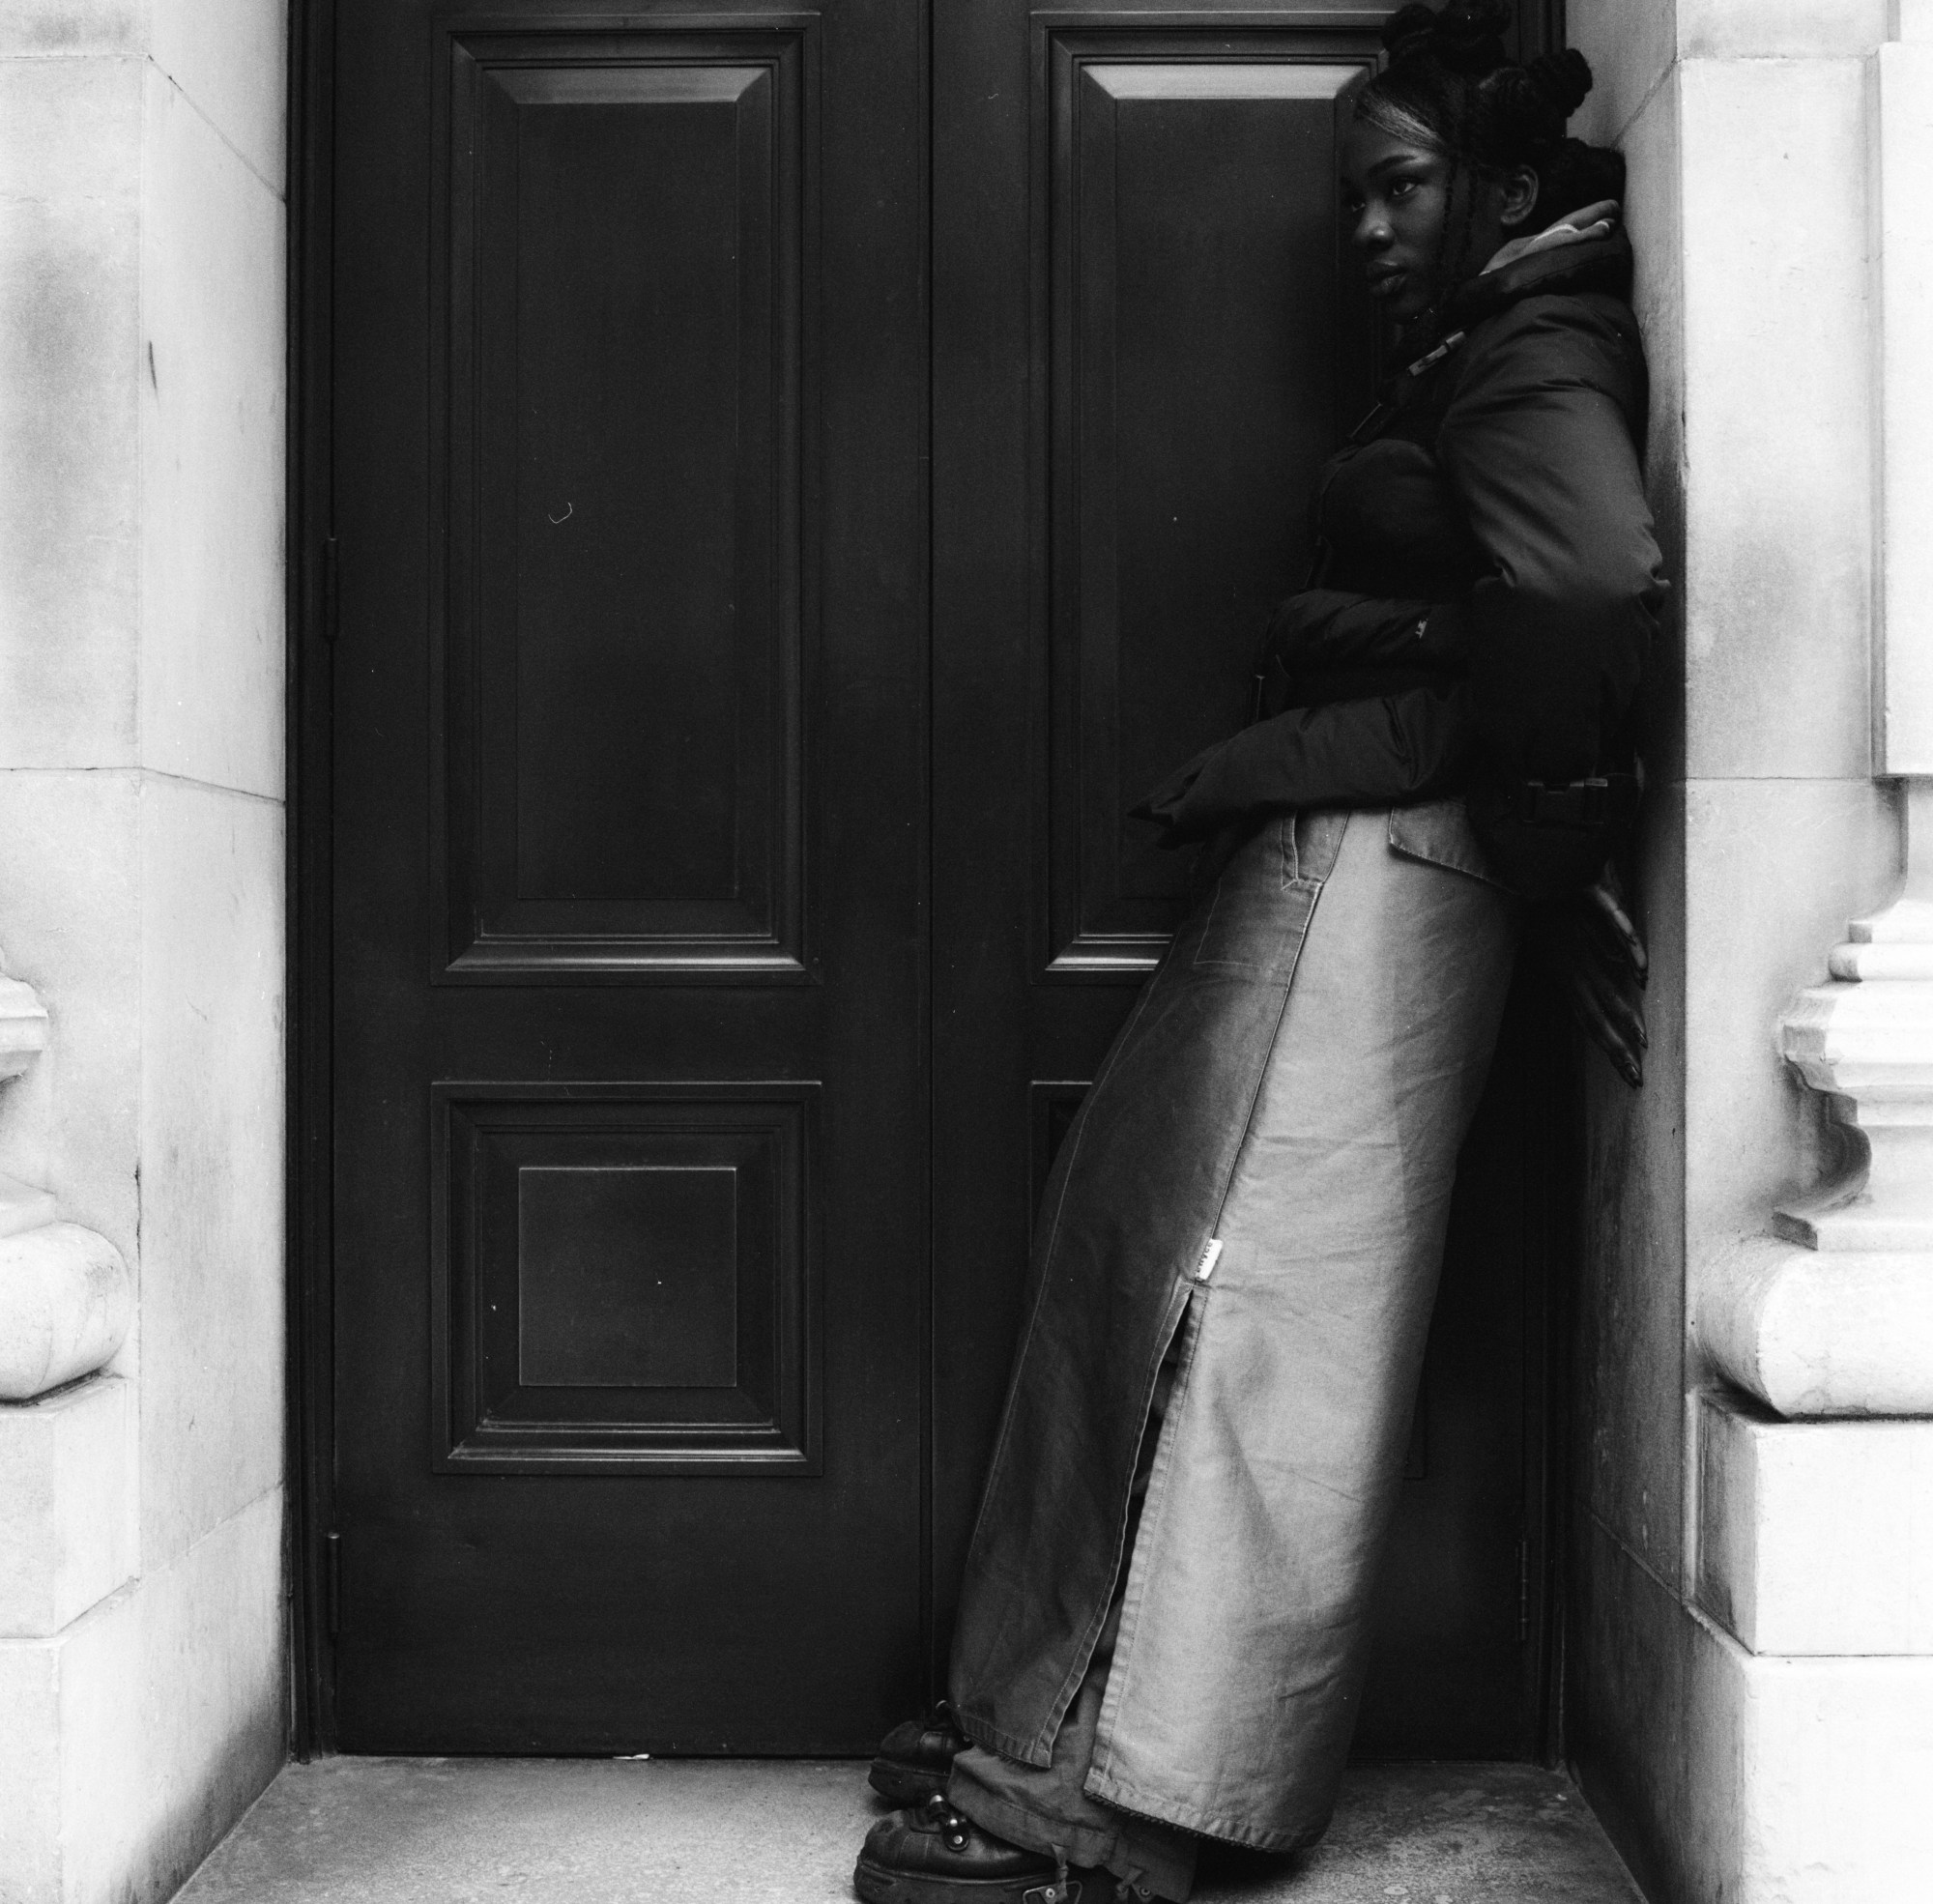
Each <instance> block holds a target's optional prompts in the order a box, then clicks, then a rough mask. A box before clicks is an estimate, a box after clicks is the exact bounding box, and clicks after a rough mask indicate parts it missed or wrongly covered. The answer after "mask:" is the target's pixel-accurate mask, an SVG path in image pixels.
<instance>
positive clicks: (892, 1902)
mask: <svg viewBox="0 0 1933 1904" xmlns="http://www.w3.org/2000/svg"><path fill="white" fill-rule="evenodd" d="M852 1889H853V1890H856V1891H857V1892H858V1893H859V1895H860V1896H861V1897H862V1898H864V1899H865V1904H1081V1890H1082V1885H1081V1881H1080V1880H1079V1879H1078V1878H1070V1877H1069V1876H1068V1875H1067V1866H1066V1864H1065V1863H1064V1862H1062V1861H1060V1860H1058V1859H1054V1858H1049V1857H1047V1856H1046V1855H1045V1854H1043V1853H1041V1852H1038V1851H1024V1850H1023V1849H1022V1848H1021V1847H1020V1846H1019V1845H1017V1844H1009V1843H1008V1842H1007V1841H1006V1839H1005V1838H996V1837H995V1835H994V1834H993V1832H983V1831H982V1830H981V1829H980V1828H979V1826H977V1825H976V1824H974V1822H973V1821H972V1819H970V1818H968V1817H967V1816H966V1813H965V1812H964V1811H957V1810H955V1809H954V1807H953V1806H952V1805H950V1804H948V1803H947V1802H946V1801H945V1800H944V1799H943V1798H933V1799H928V1800H927V1802H926V1803H924V1804H922V1805H919V1806H917V1807H915V1808H913V1809H911V1810H908V1811H895V1812H894V1813H893V1814H892V1815H891V1816H890V1817H888V1818H881V1819H880V1822H879V1823H878V1824H877V1825H875V1826H874V1827H873V1829H872V1830H871V1831H870V1832H867V1833H866V1843H865V1847H864V1849H863V1850H861V1852H860V1853H859V1864H858V1868H857V1869H856V1870H855V1871H854V1872H853V1873H852Z"/></svg>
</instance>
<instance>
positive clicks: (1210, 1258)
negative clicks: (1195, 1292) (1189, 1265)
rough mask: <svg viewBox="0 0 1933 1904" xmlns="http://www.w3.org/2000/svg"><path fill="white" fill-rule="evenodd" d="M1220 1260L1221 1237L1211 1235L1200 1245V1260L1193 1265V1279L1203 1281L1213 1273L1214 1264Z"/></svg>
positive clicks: (1198, 1281)
mask: <svg viewBox="0 0 1933 1904" xmlns="http://www.w3.org/2000/svg"><path fill="white" fill-rule="evenodd" d="M1221 1260H1222V1239H1221V1238H1220V1237H1219V1236H1211V1237H1209V1239H1208V1240H1207V1242H1206V1243H1204V1244H1203V1245H1202V1246H1201V1260H1200V1261H1199V1262H1197V1264H1196V1265H1195V1281H1196V1282H1197V1283H1205V1282H1207V1280H1208V1279H1209V1278H1210V1277H1211V1276H1213V1275H1214V1274H1215V1265H1216V1264H1217V1263H1218V1262H1220V1261H1221Z"/></svg>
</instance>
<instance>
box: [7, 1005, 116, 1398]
mask: <svg viewBox="0 0 1933 1904" xmlns="http://www.w3.org/2000/svg"><path fill="white" fill-rule="evenodd" d="M46 1042H47V1013H46V1008H45V1006H43V1004H42V1003H41V1001H40V999H39V997H38V996H36V995H35V993H34V989H33V987H32V986H30V985H27V984H25V983H23V982H22V981H21V980H19V979H17V978H11V977H7V976H5V975H4V972H0V1079H9V1078H17V1077H19V1076H20V1075H21V1074H22V1073H23V1072H24V1071H25V1070H26V1069H27V1068H28V1066H30V1065H31V1064H32V1063H33V1062H34V1060H35V1058H36V1056H38V1054H39V1053H41V1052H42V1051H43V1050H44V1049H45V1047H46ZM133 1314H134V1285H133V1279H132V1278H131V1277H130V1275H129V1273H128V1265H127V1263H126V1262H125V1261H123V1260H122V1256H121V1253H120V1251H119V1250H117V1249H116V1248H115V1247H114V1245H113V1244H112V1243H110V1242H109V1241H108V1240H107V1239H106V1237H104V1236H101V1235H100V1234H98V1233H97V1232H96V1231H94V1230H91V1229H83V1228H82V1227H81V1226H79V1225H78V1224H72V1223H61V1222H60V1221H58V1217H57V1212H56V1210H55V1206H54V1199H53V1197H52V1195H51V1194H50V1193H49V1192H47V1191H45V1190H42V1189H38V1188H36V1187H35V1186H34V1185H32V1184H25V1183H21V1182H20V1181H19V1180H18V1179H17V1178H14V1177H10V1176H5V1175H0V1402H18V1401H28V1400H31V1399H33V1398H34V1397H36V1396H40V1395H44V1394H46V1393H47V1392H48V1391H49V1390H51V1389H57V1388H60V1387H63V1386H64V1385H65V1384H67V1383H69V1382H72V1381H77V1380H78V1379H79V1378H80V1377H81V1376H83V1375H90V1374H92V1373H94V1371H95V1370H98V1369H101V1368H104V1367H105V1366H106V1364H107V1363H108V1362H109V1361H110V1360H112V1358H113V1355H114V1352H115V1350H117V1349H118V1348H119V1347H120V1346H121V1343H122V1341H124V1340H125V1339H126V1337H127V1334H128V1326H129V1324H130V1322H131V1321H132V1320H133Z"/></svg>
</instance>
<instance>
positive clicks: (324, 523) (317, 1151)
mask: <svg viewBox="0 0 1933 1904" xmlns="http://www.w3.org/2000/svg"><path fill="white" fill-rule="evenodd" d="M926 4H927V5H928V7H929V8H930V7H933V6H937V5H939V4H943V0H926ZM1564 5H1565V0H1520V6H1519V14H1520V18H1521V19H1522V21H1523V23H1524V25H1525V26H1526V27H1527V28H1528V29H1529V30H1530V32H1531V33H1532V35H1533V36H1534V37H1535V39H1536V40H1537V41H1540V42H1541V43H1542V44H1543V45H1544V46H1545V47H1554V46H1561V45H1563V44H1564V43H1565V20H1564ZM1204 11H1207V10H1204ZM335 16H336V9H335V0H289V14H288V18H289V31H288V43H287V44H288V93H287V106H288V158H287V217H288V225H287V253H286V265H285V273H286V277H285V288H286V298H287V323H288V334H287V353H286V360H285V361H286V374H287V413H286V415H287V442H286V462H285V478H286V484H287V511H288V513H287V557H286V575H285V590H286V592H285V598H284V605H285V656H286V666H285V681H286V695H287V715H286V720H287V726H286V763H285V764H286V813H285V821H286V829H287V833H286V839H287V857H286V862H285V900H286V938H285V956H286V962H287V984H288V1000H289V1004H288V1017H287V1024H286V1032H285V1037H286V1044H285V1059H286V1076H287V1086H286V1099H285V1115H286V1120H287V1142H286V1164H285V1168H286V1179H285V1198H284V1209H285V1225H286V1228H285V1246H284V1262H285V1279H286V1316H287V1324H286V1355H287V1365H286V1379H287V1405H286V1409H285V1425H284V1438H285V1473H286V1475H287V1477H288V1482H287V1486H288V1511H287V1512H288V1520H287V1534H286V1538H285V1543H284V1546H285V1559H286V1567H287V1581H288V1587H287V1590H288V1598H289V1638H290V1658H291V1668H292V1673H293V1682H294V1683H293V1688H292V1695H293V1696H292V1710H291V1749H292V1752H293V1754H294V1756H295V1757H296V1758H297V1759H298V1760H299V1761H306V1760H308V1759H309V1758H311V1757H313V1756H316V1755H318V1754H327V1753H329V1752H332V1750H333V1749H334V1748H335V1739H336V1729H335V1712H334V1699H333V1682H334V1660H333V1644H332V1635H333V1629H334V1626H335V1615H336V1610H337V1608H336V1575H335V1568H334V1551H335V1550H334V1542H333V1536H332V1525H333V1520H334V1459H333V1451H334V1433H335V1423H334V1417H333V1403H332V1392H333V1379H332V1378H333V1368H334V1342H333V1299H334V1288H333V1258H332V1234H331V1222H332V1207H331V1191H332V1157H331V1148H332V1108H333V1093H332V1076H331V1049H332V1032H333V1025H332V997H333V994H332V950H331V925H332V919H331V889H332V878H333V867H332V826H331V814H332V793H333V788H332V775H333V751H332V750H333V737H334V736H333V724H332V655H333V646H332V645H333V621H334V612H335V574H334V560H333V544H332V541H331V540H330V529H331V521H330V496H331V480H332V468H333V452H332V434H331V407H332V389H331V376H330V361H331V349H332V328H331V305H332V299H331V289H332V286H331V274H332V177H333V166H334V109H333V108H334V89H333V76H334V75H333V48H334V37H335ZM930 36H931V29H930V26H929V28H928V43H929V45H930V44H931V37H930ZM930 82H931V71H930V69H929V83H930ZM931 123H932V115H931V112H930V111H929V114H928V125H929V127H930V126H931ZM929 176H930V166H929ZM927 245H928V259H929V271H930V267H931V255H932V226H931V221H930V218H929V223H928V232H927ZM932 387H933V386H932V382H931V380H930V381H929V402H930V401H931V391H932ZM929 422H930V419H929ZM1536 1008H1537V1009H1538V1010H1540V1011H1541V1012H1551V1013H1553V1014H1554V1013H1555V1012H1556V1011H1557V1010H1558V1006H1557V1003H1556V1001H1555V1000H1554V999H1549V998H1546V999H1543V1000H1540V1001H1539V1002H1538V1004H1537V1006H1536ZM1558 1043H1559V1045H1560V1046H1562V1049H1553V1050H1552V1051H1551V1052H1550V1054H1549V1055H1548V1056H1547V1057H1546V1059H1545V1067H1544V1068H1546V1069H1547V1070H1548V1073H1549V1075H1548V1076H1547V1077H1546V1078H1544V1080H1543V1081H1542V1082H1541V1092H1547V1093H1548V1101H1550V1102H1552V1103H1562V1104H1564V1105H1565V1106H1566V1107H1567V1115H1566V1116H1565V1117H1564V1118H1563V1119H1562V1120H1561V1128H1557V1129H1549V1128H1546V1129H1544V1131H1543V1132H1542V1133H1539V1134H1534V1135H1533V1139H1532V1149H1533V1152H1534V1153H1535V1158H1534V1162H1535V1166H1536V1168H1535V1169H1534V1171H1533V1174H1532V1179H1531V1180H1532V1181H1533V1182H1534V1183H1537V1184H1542V1185H1544V1186H1546V1187H1547V1194H1545V1195H1544V1196H1542V1197H1534V1198H1533V1202H1532V1207H1531V1209H1530V1211H1529V1212H1528V1218H1529V1226H1530V1228H1531V1231H1532V1236H1531V1238H1530V1239H1529V1241H1528V1242H1527V1246H1526V1247H1527V1251H1528V1253H1529V1255H1530V1256H1531V1259H1532V1260H1533V1262H1538V1261H1541V1262H1542V1264H1543V1265H1544V1271H1545V1294H1544V1301H1543V1303H1542V1305H1541V1312H1540V1313H1537V1314H1536V1315H1534V1316H1531V1317H1527V1326H1532V1327H1538V1328H1541V1330H1542V1332H1543V1333H1544V1353H1543V1355H1542V1357H1541V1358H1540V1360H1541V1362H1542V1366H1543V1368H1544V1371H1545V1376H1546V1379H1545V1382H1544V1389H1543V1392H1542V1393H1541V1394H1533V1395H1530V1396H1527V1397H1526V1413H1527V1414H1532V1413H1534V1414H1535V1416H1536V1418H1537V1419H1536V1420H1535V1422H1534V1423H1532V1422H1527V1423H1526V1427H1527V1428H1528V1429H1530V1430H1531V1432H1530V1435H1529V1442H1528V1450H1529V1461H1528V1462H1527V1465H1528V1466H1530V1467H1532V1468H1534V1472H1530V1473H1527V1474H1526V1478H1525V1483H1526V1497H1527V1499H1526V1506H1527V1507H1528V1506H1529V1505H1530V1499H1529V1497H1530V1496H1531V1495H1532V1494H1533V1493H1535V1494H1536V1495H1538V1496H1540V1497H1541V1502H1542V1509H1543V1512H1542V1516H1541V1527H1542V1535H1543V1538H1542V1540H1541V1541H1540V1542H1538V1543H1534V1545H1533V1547H1532V1548H1531V1549H1529V1550H1527V1552H1526V1556H1525V1563H1524V1564H1525V1582H1524V1591H1525V1595H1526V1604H1527V1605H1531V1606H1534V1607H1536V1608H1538V1609H1539V1611H1540V1613H1541V1618H1540V1619H1539V1621H1538V1630H1537V1631H1536V1632H1535V1633H1533V1634H1532V1641H1533V1644H1534V1646H1535V1647H1536V1651H1537V1658H1538V1667H1537V1670H1538V1672H1539V1675H1540V1678H1541V1680H1542V1684H1543V1693H1542V1700H1541V1704H1542V1710H1543V1721H1542V1725H1541V1728H1540V1731H1541V1738H1542V1745H1543V1757H1544V1761H1545V1762H1546V1763H1555V1762H1557V1761H1558V1760H1559V1759H1560V1758H1561V1756H1562V1753H1563V1748H1564V1741H1563V1736H1562V1710H1561V1696H1560V1688H1561V1684H1562V1672H1561V1660H1560V1659H1559V1653H1560V1649H1561V1645H1562V1633H1563V1626H1564V1622H1563V1604H1562V1603H1563V1594H1564V1577H1565V1571H1566V1555H1567V1552H1568V1549H1569V1545H1570V1542H1569V1539H1568V1524H1567V1523H1568V1510H1569V1502H1570V1498H1571V1495H1572V1486H1571V1482H1570V1465H1571V1464H1570V1456H1569V1447H1570V1432H1569V1423H1570V1418H1571V1394H1572V1379H1571V1369H1570V1362H1571V1357H1570V1343H1571V1336H1572V1331H1571V1311H1572V1300H1571V1290H1572V1284H1573V1277H1574V1265H1575V1262H1576V1260H1577V1256H1578V1252H1577V1247H1576V1235H1575V1230H1576V1226H1577V1222H1578V1219H1579V1216H1580V1213H1581V1204H1580V1199H1579V1196H1578V1188H1579V1186H1580V1184H1581V1181H1582V1176H1581V1166H1582V1150H1583V1144H1582V1138H1583V1131H1584V1121H1583V1120H1584V1109H1583V1100H1582V1094H1581V1091H1580V1090H1579V1089H1578V1088H1577V1081H1576V1078H1575V1075H1574V1072H1575V1067H1574V1063H1573V1062H1572V1059H1571V1055H1570V1049H1569V1047H1568V1045H1563V1044H1562V1041H1558ZM927 1359H928V1360H929V1361H930V1345H929V1355H928V1358H927ZM932 1405H933V1385H932V1381H931V1379H930V1374H929V1378H928V1379H927V1380H926V1381H925V1382H924V1385H923V1406H922V1417H923V1419H922V1422H921V1425H920V1436H921V1443H922V1449H923V1451H924V1457H925V1468H926V1472H925V1475H924V1482H923V1486H922V1490H921V1491H922V1514H923V1516H924V1518H925V1523H926V1524H925V1525H924V1527H923V1529H922V1535H921V1545H922V1556H923V1557H922V1575H923V1577H922V1592H921V1599H922V1604H923V1608H924V1613H923V1617H924V1618H925V1620H926V1622H927V1623H928V1625H929V1626H931V1624H932V1621H933V1609H934V1594H933V1583H932V1580H931V1578H930V1573H931V1558H932V1556H931V1546H932V1535H933V1529H932V1506H933V1502H932V1495H933V1476H932V1473H931V1463H932V1434H931V1427H932V1424H931V1419H930V1417H931V1413H932ZM1533 1572H1534V1573H1535V1575H1536V1576H1537V1577H1536V1578H1535V1579H1533V1578H1532V1574H1533ZM1533 1587H1537V1588H1541V1591H1536V1592H1533ZM940 1638H941V1636H940V1635H939V1634H938V1633H937V1632H930V1633H929V1636H928V1639H929V1643H928V1647H927V1653H928V1657H929V1658H930V1659H933V1660H934V1661H935V1662H936V1663H935V1671H936V1673H938V1671H940V1670H943V1656H942V1653H941V1649H940Z"/></svg>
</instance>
